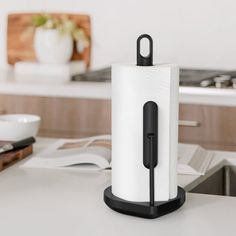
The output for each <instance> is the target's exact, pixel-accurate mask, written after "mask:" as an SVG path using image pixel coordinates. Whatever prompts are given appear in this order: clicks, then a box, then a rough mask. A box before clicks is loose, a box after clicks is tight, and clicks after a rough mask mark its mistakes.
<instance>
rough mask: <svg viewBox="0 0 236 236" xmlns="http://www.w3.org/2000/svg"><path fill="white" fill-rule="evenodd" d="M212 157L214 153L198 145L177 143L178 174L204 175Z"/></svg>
mask: <svg viewBox="0 0 236 236" xmlns="http://www.w3.org/2000/svg"><path fill="white" fill-rule="evenodd" d="M213 156H214V152H212V151H208V150H205V149H204V148H202V147H201V146H199V145H192V144H182V143H179V149H178V173H179V174H190V175H191V174H192V175H204V174H205V173H206V171H207V169H208V167H209V165H210V162H211V160H212V158H213Z"/></svg>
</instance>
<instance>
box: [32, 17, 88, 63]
mask: <svg viewBox="0 0 236 236" xmlns="http://www.w3.org/2000/svg"><path fill="white" fill-rule="evenodd" d="M32 24H33V26H34V28H35V29H36V31H35V36H34V49H35V54H36V57H37V59H38V61H39V62H41V63H49V64H61V63H67V62H69V61H70V59H71V56H72V53H73V45H74V44H73V43H74V41H75V42H76V49H77V51H79V52H81V51H83V50H84V48H85V47H87V46H88V44H89V39H88V38H87V37H86V35H85V32H84V30H83V29H82V28H80V27H78V26H77V25H76V24H75V22H74V21H73V20H71V19H69V18H68V17H66V16H60V17H54V16H51V15H47V14H40V15H35V16H33V18H32Z"/></svg>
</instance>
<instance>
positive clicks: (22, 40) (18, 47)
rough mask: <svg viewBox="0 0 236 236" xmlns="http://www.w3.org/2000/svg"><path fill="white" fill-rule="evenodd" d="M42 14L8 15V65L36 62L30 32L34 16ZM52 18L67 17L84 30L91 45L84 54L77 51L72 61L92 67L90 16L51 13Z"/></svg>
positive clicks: (32, 33)
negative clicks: (82, 62)
mask: <svg viewBox="0 0 236 236" xmlns="http://www.w3.org/2000/svg"><path fill="white" fill-rule="evenodd" d="M37 14H40V13H27V14H25V13H23V14H21V13H19V14H10V15H8V26H7V60H8V63H9V64H11V65H14V64H15V63H16V62H18V61H34V60H35V59H36V58H35V53H34V47H33V39H34V32H29V30H27V29H29V27H30V26H31V21H32V16H33V15H37ZM50 15H52V16H60V15H66V16H67V17H68V18H69V19H72V20H73V21H74V22H75V23H76V24H77V25H78V26H80V27H81V28H83V29H84V31H85V33H86V35H87V37H88V38H90V45H89V47H87V48H86V49H85V50H84V51H83V52H82V53H80V54H79V53H78V52H77V51H76V50H75V45H74V52H73V56H72V58H71V60H83V61H84V62H85V63H86V65H87V68H89V65H90V54H91V25H90V17H89V16H88V15H76V14H59V13H56V14H54V13H50ZM26 32H27V33H26Z"/></svg>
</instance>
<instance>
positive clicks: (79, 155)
mask: <svg viewBox="0 0 236 236" xmlns="http://www.w3.org/2000/svg"><path fill="white" fill-rule="evenodd" d="M110 163H111V136H110V135H102V136H95V137H91V138H85V139H77V140H73V139H60V140H58V141H57V142H55V143H54V144H52V145H50V146H49V147H48V148H47V149H45V150H44V151H42V152H41V153H39V154H37V155H36V156H34V157H33V158H32V159H30V160H29V161H28V162H26V163H25V164H24V165H23V166H24V167H41V168H63V167H73V168H83V169H91V170H92V169H106V168H109V167H110Z"/></svg>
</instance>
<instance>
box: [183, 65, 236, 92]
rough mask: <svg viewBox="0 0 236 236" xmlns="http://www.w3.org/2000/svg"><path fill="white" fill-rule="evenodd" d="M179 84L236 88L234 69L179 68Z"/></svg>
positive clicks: (235, 72)
mask: <svg viewBox="0 0 236 236" xmlns="http://www.w3.org/2000/svg"><path fill="white" fill-rule="evenodd" d="M180 85H181V86H191V87H211V88H234V89H236V71H217V70H197V69H180Z"/></svg>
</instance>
